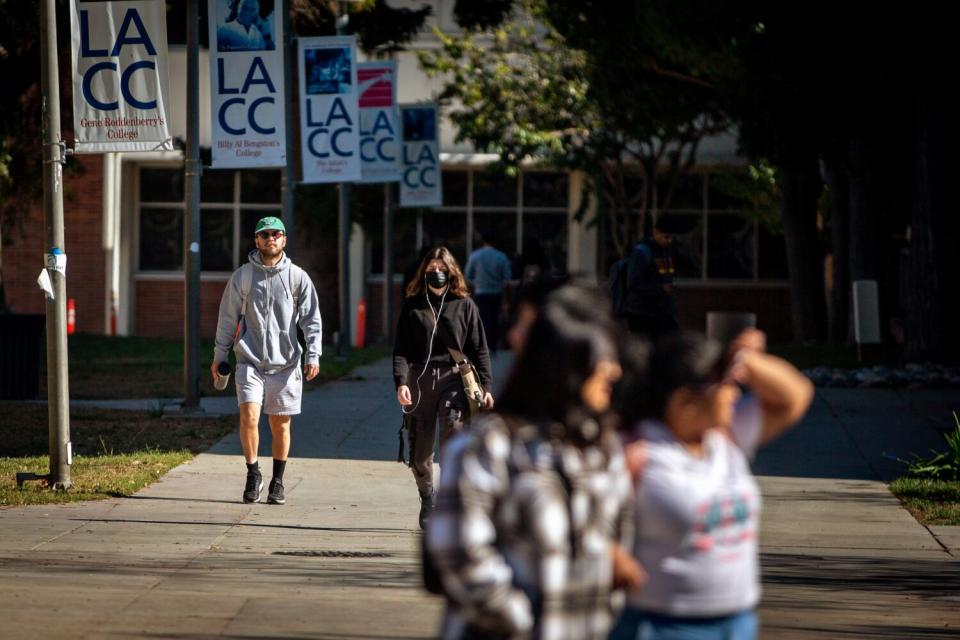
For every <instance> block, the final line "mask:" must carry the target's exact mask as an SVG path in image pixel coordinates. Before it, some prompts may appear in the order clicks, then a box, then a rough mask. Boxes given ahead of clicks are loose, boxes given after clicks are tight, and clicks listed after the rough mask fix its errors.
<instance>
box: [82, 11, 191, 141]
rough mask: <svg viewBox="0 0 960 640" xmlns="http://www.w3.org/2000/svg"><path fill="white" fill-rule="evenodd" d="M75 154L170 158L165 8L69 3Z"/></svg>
mask: <svg viewBox="0 0 960 640" xmlns="http://www.w3.org/2000/svg"><path fill="white" fill-rule="evenodd" d="M70 18H71V21H72V25H73V29H72V31H71V34H72V35H71V39H72V45H73V47H72V51H71V54H72V55H71V58H72V61H73V128H74V132H75V136H76V143H75V147H74V151H76V153H109V152H113V151H172V150H173V140H172V139H171V137H170V131H169V125H168V122H169V119H168V115H167V105H166V102H167V100H168V97H169V95H170V93H169V88H168V87H169V85H168V84H167V60H168V58H167V18H166V3H165V2H159V1H157V0H153V1H149V0H142V1H139V2H88V1H82V0H73V1H72V2H71V3H70Z"/></svg>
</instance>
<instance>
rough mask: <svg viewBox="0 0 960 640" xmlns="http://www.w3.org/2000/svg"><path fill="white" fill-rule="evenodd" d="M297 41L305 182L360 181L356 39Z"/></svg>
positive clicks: (334, 38)
mask: <svg viewBox="0 0 960 640" xmlns="http://www.w3.org/2000/svg"><path fill="white" fill-rule="evenodd" d="M297 43H298V61H299V63H300V64H299V65H298V66H299V67H300V150H301V154H302V158H303V182H305V183H317V182H356V181H359V180H360V178H361V168H360V164H361V163H360V126H359V125H360V119H359V113H358V105H357V95H358V92H357V63H356V60H357V55H356V50H357V45H356V39H355V38H354V37H353V36H334V37H322V38H300V39H298V40H297Z"/></svg>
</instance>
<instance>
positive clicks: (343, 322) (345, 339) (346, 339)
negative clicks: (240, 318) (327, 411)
mask: <svg viewBox="0 0 960 640" xmlns="http://www.w3.org/2000/svg"><path fill="white" fill-rule="evenodd" d="M338 6H339V7H340V12H339V13H340V15H338V16H337V22H336V27H337V35H341V34H342V33H343V32H344V30H345V29H346V27H347V24H348V23H349V19H350V18H349V15H348V14H347V12H346V10H345V9H344V8H343V6H342V4H341V3H338ZM339 196H340V197H339V206H338V216H337V227H338V229H339V233H338V239H337V249H338V256H339V271H340V284H339V286H338V289H339V292H340V295H339V305H340V332H339V333H338V334H337V336H338V337H339V340H338V341H337V353H339V354H342V353H345V352H346V350H347V348H348V347H349V345H350V183H349V182H341V183H340V187H339Z"/></svg>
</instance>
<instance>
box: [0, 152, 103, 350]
mask: <svg viewBox="0 0 960 640" xmlns="http://www.w3.org/2000/svg"><path fill="white" fill-rule="evenodd" d="M70 163H71V164H73V165H76V166H77V168H79V169H80V172H79V173H80V175H75V174H74V173H73V172H67V173H66V174H65V183H64V202H63V218H64V246H63V247H62V248H63V250H64V252H65V253H66V254H67V296H68V297H70V298H73V299H74V300H75V301H76V307H77V331H83V332H90V333H103V329H104V304H105V300H104V298H105V282H106V274H105V270H106V252H105V251H104V250H103V245H102V224H101V221H102V218H103V211H102V209H101V196H102V193H103V185H102V174H103V160H102V157H101V156H99V155H94V156H73V157H72V158H71V159H70ZM44 227H45V223H44V219H43V207H42V205H41V204H39V203H38V204H37V205H35V206H34V207H32V208H31V210H30V213H29V215H28V216H27V219H26V220H23V221H22V222H21V224H19V225H15V226H14V228H12V229H11V230H9V231H8V233H9V237H8V238H4V242H5V243H6V242H7V241H9V242H10V244H5V245H4V247H3V278H4V286H5V288H6V295H7V302H8V303H9V304H10V305H11V306H13V308H14V310H15V311H17V312H21V313H44V297H43V293H42V292H41V291H40V288H39V287H38V286H37V276H38V275H40V270H41V269H42V268H43V254H44V253H46V251H47V249H48V248H49V247H46V246H44Z"/></svg>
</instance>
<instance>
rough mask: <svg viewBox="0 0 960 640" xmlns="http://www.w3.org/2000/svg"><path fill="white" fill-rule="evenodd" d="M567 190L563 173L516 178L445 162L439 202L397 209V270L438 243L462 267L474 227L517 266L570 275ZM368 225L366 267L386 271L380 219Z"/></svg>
mask: <svg viewBox="0 0 960 640" xmlns="http://www.w3.org/2000/svg"><path fill="white" fill-rule="evenodd" d="M378 188H379V187H378ZM567 189H568V176H567V174H566V173H564V172H561V171H523V172H522V173H521V174H520V175H519V176H517V177H511V176H506V175H504V174H502V173H496V172H493V171H488V170H486V169H485V168H477V169H473V168H465V169H462V168H456V167H447V168H445V169H444V170H443V206H442V207H437V208H435V209H416V210H412V209H398V210H397V215H396V218H395V223H394V257H395V260H396V263H395V267H394V273H396V274H400V273H402V272H403V271H404V270H406V269H407V268H408V267H409V266H410V265H411V264H412V263H414V262H415V261H416V258H417V256H419V255H420V254H421V252H422V251H423V249H427V248H430V247H434V246H437V245H444V246H446V247H447V248H448V249H450V251H451V252H452V253H453V255H454V257H456V259H457V261H458V262H459V263H460V266H461V267H465V266H466V261H467V258H468V257H469V255H470V252H471V251H472V250H473V249H476V248H477V244H476V241H477V238H476V235H477V233H484V232H486V233H492V235H493V236H494V244H495V245H496V247H497V248H498V249H500V250H501V251H503V252H504V253H506V254H507V256H509V257H510V259H511V260H512V261H513V263H514V270H515V271H521V270H522V268H523V265H524V263H526V264H531V263H536V264H538V266H539V265H543V267H544V268H545V269H546V270H548V271H551V272H554V273H557V274H562V273H566V270H567V244H568V240H567V238H568V230H567V224H568V214H567V200H568V196H567ZM381 202H382V200H381ZM380 218H381V219H382V216H380ZM366 229H367V232H368V233H369V234H372V237H371V242H370V256H369V260H368V262H367V264H368V268H369V273H371V274H374V275H382V274H383V240H382V236H383V225H382V222H381V220H380V219H376V218H374V219H371V220H370V222H369V224H367V225H366ZM521 275H522V273H514V277H517V278H519V277H520V276H521Z"/></svg>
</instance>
